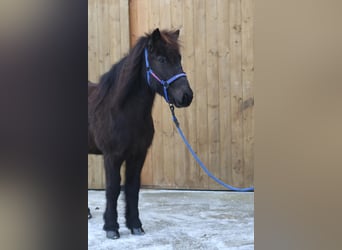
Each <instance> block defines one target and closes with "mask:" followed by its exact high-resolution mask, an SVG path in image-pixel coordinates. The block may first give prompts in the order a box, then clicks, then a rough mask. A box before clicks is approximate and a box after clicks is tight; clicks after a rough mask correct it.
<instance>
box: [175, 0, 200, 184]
mask: <svg viewBox="0 0 342 250" xmlns="http://www.w3.org/2000/svg"><path fill="white" fill-rule="evenodd" d="M183 8H184V10H183V14H184V24H183V32H182V34H183V37H182V44H183V53H182V55H183V56H182V58H183V59H182V61H183V69H184V70H185V72H186V74H187V78H188V81H189V83H190V86H191V88H192V90H193V92H194V99H193V101H192V103H191V105H190V107H188V108H186V109H185V115H184V118H183V120H180V123H181V127H182V128H183V129H184V134H185V136H187V139H188V141H189V143H190V144H191V146H192V147H193V149H194V151H197V122H196V120H197V119H196V103H197V96H196V93H197V91H196V81H195V72H196V70H195V50H194V42H195V40H194V22H196V19H195V18H194V17H195V15H194V4H193V1H192V0H188V1H184V4H183ZM179 150H184V151H186V159H185V164H186V165H185V174H184V175H185V176H184V178H185V181H186V182H185V184H184V188H192V187H196V186H197V185H198V176H199V171H200V169H199V167H198V165H197V163H196V161H195V160H194V159H193V157H192V156H191V155H190V153H189V152H188V149H187V148H186V147H185V146H184V148H182V147H179Z"/></svg>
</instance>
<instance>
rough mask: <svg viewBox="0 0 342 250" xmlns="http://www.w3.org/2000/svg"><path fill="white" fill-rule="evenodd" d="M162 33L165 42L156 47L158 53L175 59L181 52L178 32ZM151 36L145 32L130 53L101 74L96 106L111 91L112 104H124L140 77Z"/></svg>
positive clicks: (116, 105) (163, 31) (117, 105)
mask: <svg viewBox="0 0 342 250" xmlns="http://www.w3.org/2000/svg"><path fill="white" fill-rule="evenodd" d="M160 35H161V40H162V41H163V43H162V44H159V45H158V46H157V47H155V48H154V49H155V50H156V52H157V53H158V54H164V55H166V56H167V57H168V58H169V59H170V60H173V58H175V55H178V54H179V43H178V33H177V32H174V31H166V30H162V31H161V32H160ZM151 36H152V34H145V36H143V37H140V38H139V39H138V41H137V43H136V45H135V46H134V47H133V48H132V49H131V50H130V51H129V53H128V55H126V56H125V57H123V58H122V59H121V60H120V61H119V62H117V63H116V64H114V65H113V66H112V68H111V69H110V70H109V71H108V72H106V73H105V74H103V75H102V76H101V78H100V82H99V84H98V93H97V96H96V97H95V98H96V101H95V103H96V104H95V107H97V106H98V105H100V104H101V103H103V101H104V99H105V97H106V96H108V95H109V93H111V92H112V93H113V96H111V97H110V99H111V100H110V101H111V105H113V106H114V107H120V106H121V105H122V103H123V102H124V101H125V99H126V98H127V96H128V95H129V93H130V91H131V90H132V88H133V87H134V84H135V83H136V80H137V79H139V77H140V74H141V67H142V64H143V63H144V58H143V57H144V49H145V48H146V47H148V45H149V41H151V39H150V38H151ZM112 89H113V91H112Z"/></svg>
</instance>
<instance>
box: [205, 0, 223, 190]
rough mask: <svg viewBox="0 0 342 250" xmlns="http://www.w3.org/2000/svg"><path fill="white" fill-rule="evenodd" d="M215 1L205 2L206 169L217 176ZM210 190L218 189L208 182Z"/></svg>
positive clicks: (217, 118) (217, 88)
mask: <svg viewBox="0 0 342 250" xmlns="http://www.w3.org/2000/svg"><path fill="white" fill-rule="evenodd" d="M217 24H218V20H217V1H216V0H213V1H206V30H207V31H206V57H207V59H206V60H207V86H208V92H207V95H208V115H207V119H208V166H207V168H208V169H209V170H210V171H211V172H212V173H213V174H214V175H215V176H219V174H220V171H219V169H220V166H219V163H220V161H219V147H220V127H219V118H220V117H219V91H218V90H219V82H218V80H219V79H218V65H217V62H218V46H217ZM208 184H209V188H210V189H219V188H221V186H220V185H219V184H217V183H216V182H214V181H212V180H210V181H209V183H208Z"/></svg>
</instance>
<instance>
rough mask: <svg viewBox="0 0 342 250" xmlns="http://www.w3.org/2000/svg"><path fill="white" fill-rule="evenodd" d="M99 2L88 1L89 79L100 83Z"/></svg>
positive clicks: (94, 0)
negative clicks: (98, 54) (98, 64)
mask: <svg viewBox="0 0 342 250" xmlns="http://www.w3.org/2000/svg"><path fill="white" fill-rule="evenodd" d="M97 61H98V58H97V0H89V1H88V79H89V80H90V81H92V82H98V73H97V72H98V69H97Z"/></svg>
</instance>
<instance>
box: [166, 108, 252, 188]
mask: <svg viewBox="0 0 342 250" xmlns="http://www.w3.org/2000/svg"><path fill="white" fill-rule="evenodd" d="M169 106H170V110H171V114H172V120H173V122H174V123H175V125H176V128H177V130H178V133H179V134H180V136H181V137H182V139H183V141H184V143H185V145H186V146H187V148H188V149H189V151H190V153H191V154H192V156H193V157H194V159H195V160H196V161H197V163H198V164H199V165H200V167H201V168H202V169H203V170H204V172H206V174H207V175H208V176H209V177H210V178H211V179H213V180H214V181H216V182H217V183H218V184H220V185H222V186H224V187H225V188H227V189H230V190H232V191H236V192H254V187H247V188H238V187H233V186H231V185H228V184H227V183H224V182H223V181H221V180H220V179H218V178H217V177H215V176H214V175H213V174H212V173H211V172H210V171H209V170H208V169H207V168H206V167H205V165H204V164H203V162H202V161H201V160H200V158H199V157H198V155H197V154H196V153H195V151H194V150H193V149H192V147H191V145H190V144H189V142H188V140H187V139H186V138H185V136H184V134H183V131H182V130H181V128H180V126H179V122H178V120H177V117H176V115H175V111H174V106H173V105H172V104H169Z"/></svg>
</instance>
